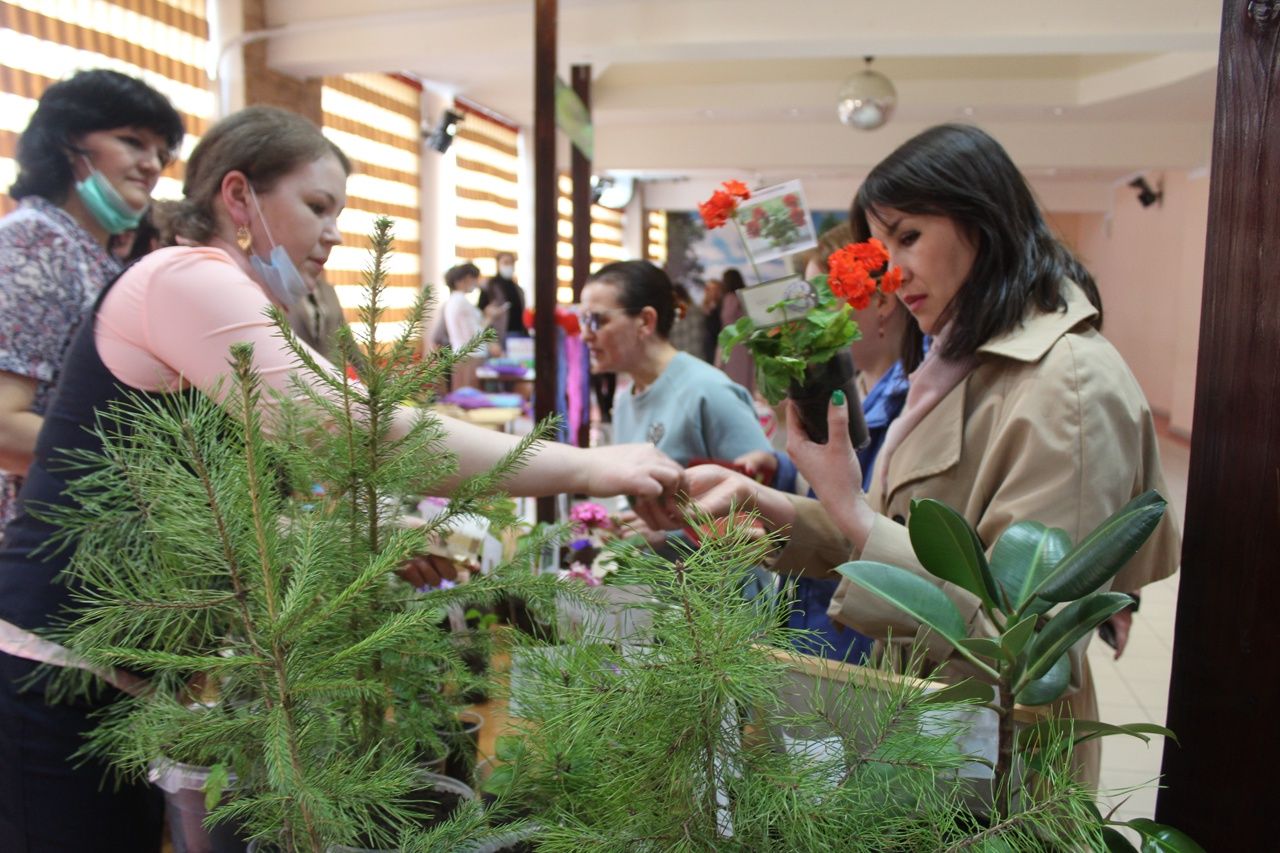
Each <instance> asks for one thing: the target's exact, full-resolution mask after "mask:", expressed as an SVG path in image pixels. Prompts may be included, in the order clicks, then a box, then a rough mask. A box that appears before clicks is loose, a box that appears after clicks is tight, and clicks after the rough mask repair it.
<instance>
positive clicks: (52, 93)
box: [9, 68, 185, 204]
mask: <svg viewBox="0 0 1280 853" xmlns="http://www.w3.org/2000/svg"><path fill="white" fill-rule="evenodd" d="M117 127H140V128H144V129H146V130H150V131H151V132H153V133H155V134H156V135H157V136H159V137H160V138H162V139H163V140H164V141H165V143H166V144H167V145H168V146H169V150H170V152H172V151H175V150H177V148H178V145H179V144H180V143H181V142H182V137H183V134H184V133H185V131H184V130H183V127H182V117H181V116H179V115H178V111H177V110H175V109H174V108H173V105H172V104H170V103H169V101H168V99H167V98H165V96H164V95H162V94H160V93H159V92H157V91H156V90H155V89H153V88H151V87H150V86H148V85H147V84H146V83H144V82H142V81H141V80H139V79H137V78H136V77H130V76H129V75H127V74H121V73H120V72H118V71H109V70H107V69H105V68H96V69H93V70H90V71H79V72H77V73H76V74H75V75H74V76H72V77H69V78H68V79H66V80H60V81H59V82H57V83H54V84H53V85H51V86H50V87H49V88H47V89H45V90H44V94H43V95H41V96H40V101H39V103H38V104H37V105H36V110H35V112H34V113H32V114H31V120H30V121H29V122H28V123H27V127H26V129H25V130H23V131H22V135H21V136H20V137H18V156H17V160H18V178H17V180H15V181H14V182H13V186H11V187H10V188H9V195H10V196H12V197H13V199H14V200H15V201H16V200H18V199H22V198H26V197H27V196H32V195H35V196H40V197H41V198H45V199H48V200H49V201H51V202H53V203H54V204H61V203H62V202H63V201H65V200H66V198H67V194H68V193H69V192H70V191H71V186H72V184H73V183H74V182H75V175H74V174H73V173H72V171H71V157H70V156H69V155H70V152H71V151H73V150H75V148H76V141H77V140H78V139H79V138H80V137H82V136H84V135H85V134H86V133H92V132H94V131H95V130H111V129H113V128H117Z"/></svg>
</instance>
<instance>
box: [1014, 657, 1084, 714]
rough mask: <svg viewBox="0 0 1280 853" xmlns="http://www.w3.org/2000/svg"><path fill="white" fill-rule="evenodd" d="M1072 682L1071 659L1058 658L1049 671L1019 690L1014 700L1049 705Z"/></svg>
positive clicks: (1021, 702)
mask: <svg viewBox="0 0 1280 853" xmlns="http://www.w3.org/2000/svg"><path fill="white" fill-rule="evenodd" d="M1070 682H1071V659H1070V658H1068V657H1067V656H1066V655H1063V656H1062V657H1060V658H1058V660H1057V662H1056V663H1055V664H1054V665H1053V666H1052V667H1050V668H1049V671H1048V672H1046V673H1045V674H1044V675H1042V676H1041V677H1040V678H1037V679H1036V680H1035V681H1033V682H1031V683H1030V684H1028V685H1027V686H1026V687H1024V688H1022V689H1021V690H1019V691H1018V694H1017V695H1016V696H1015V697H1014V700H1015V701H1016V702H1018V703H1019V704H1022V705H1047V704H1049V703H1050V702H1052V701H1053V700H1054V699H1057V698H1058V697H1059V696H1061V695H1062V694H1063V691H1065V690H1066V689H1067V685H1068V684H1069V683H1070Z"/></svg>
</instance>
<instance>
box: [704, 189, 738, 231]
mask: <svg viewBox="0 0 1280 853" xmlns="http://www.w3.org/2000/svg"><path fill="white" fill-rule="evenodd" d="M737 209H738V202H737V201H735V200H734V198H733V196H731V195H729V194H728V193H727V192H725V191H724V190H716V191H715V192H714V193H712V194H711V198H709V199H707V200H706V201H704V202H703V203H702V204H700V205H698V213H700V214H702V221H703V222H704V223H705V224H706V226H707V227H708V228H719V227H720V226H721V225H724V224H725V223H726V222H728V221H729V219H730V218H731V217H732V216H733V214H734V213H735V212H736V211H737Z"/></svg>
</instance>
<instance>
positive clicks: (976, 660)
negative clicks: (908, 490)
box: [837, 491, 1198, 850]
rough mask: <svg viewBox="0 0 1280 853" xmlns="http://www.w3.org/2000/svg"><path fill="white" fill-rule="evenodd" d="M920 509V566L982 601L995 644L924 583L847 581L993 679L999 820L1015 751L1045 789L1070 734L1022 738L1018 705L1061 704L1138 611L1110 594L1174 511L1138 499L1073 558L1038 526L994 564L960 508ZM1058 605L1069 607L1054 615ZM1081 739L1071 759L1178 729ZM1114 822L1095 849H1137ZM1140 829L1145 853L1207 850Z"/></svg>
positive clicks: (1136, 727)
mask: <svg viewBox="0 0 1280 853" xmlns="http://www.w3.org/2000/svg"><path fill="white" fill-rule="evenodd" d="M911 509H912V511H911V519H910V521H909V522H908V525H907V526H908V530H909V532H910V536H911V544H912V547H913V549H914V550H915V553H916V557H917V558H918V559H919V560H920V564H921V565H922V566H923V567H924V569H925V570H926V571H927V572H929V573H930V574H932V575H933V576H934V577H936V578H938V579H940V580H942V581H946V582H949V583H951V584H954V585H955V586H957V587H959V588H961V589H963V590H966V591H967V592H969V593H971V594H972V595H974V596H975V597H976V598H977V600H978V602H979V606H980V607H981V610H982V611H983V613H984V614H985V615H986V616H987V619H988V622H989V623H990V624H991V625H992V626H994V628H995V632H994V635H993V636H989V637H972V636H969V632H968V630H967V626H966V625H965V622H964V618H963V616H962V615H961V613H960V611H959V609H958V608H957V607H956V605H955V604H954V603H953V602H952V600H951V599H950V598H949V597H948V596H947V595H946V594H945V593H944V592H943V591H942V589H941V588H940V587H939V586H938V585H935V584H934V583H932V582H930V581H929V580H927V579H926V578H924V577H922V576H920V575H919V574H916V573H913V572H910V571H907V570H906V569H901V568H897V567H894V566H886V565H884V564H881V563H874V562H867V561H858V562H853V563H846V564H845V565H843V566H840V567H839V568H838V569H837V571H839V572H840V573H841V574H842V575H844V576H845V577H846V578H848V579H849V580H850V581H851V582H853V583H854V584H856V585H857V586H859V587H861V588H862V589H865V590H867V591H868V592H870V593H872V594H873V595H876V596H878V597H880V598H882V599H884V600H885V601H887V602H889V603H890V604H892V605H894V606H895V607H897V608H899V609H901V610H902V611H904V612H905V613H908V614H910V615H911V617H912V618H913V619H915V620H916V621H917V622H919V623H920V624H922V625H924V626H927V627H928V628H929V629H931V630H932V631H933V632H935V633H936V634H938V635H939V636H941V637H942V638H944V639H945V640H946V641H947V642H948V643H950V644H951V645H952V647H953V648H955V650H956V652H957V653H958V654H959V655H961V656H962V657H964V658H965V659H966V660H967V661H968V662H969V663H970V664H972V665H973V667H975V668H976V669H977V670H978V671H979V672H980V673H982V674H983V675H984V676H986V677H987V678H988V679H990V681H991V683H992V684H993V685H994V687H995V688H996V691H995V692H996V695H995V697H994V699H989V700H987V702H986V704H987V705H988V706H989V707H991V708H993V709H994V710H996V711H997V713H998V714H999V716H1000V728H999V732H1000V734H999V759H998V762H997V765H996V768H995V771H996V778H995V791H996V808H997V812H1003V813H1005V814H1011V813H1012V811H1013V803H1014V800H1015V796H1016V795H1017V794H1018V792H1017V791H1015V788H1014V785H1013V771H1014V763H1013V756H1014V754H1015V752H1016V751H1017V750H1018V749H1021V750H1022V755H1023V759H1024V762H1025V763H1026V765H1027V766H1028V767H1032V768H1034V769H1035V770H1036V772H1037V773H1038V774H1039V776H1040V777H1041V782H1043V777H1044V776H1045V774H1046V767H1047V765H1046V761H1045V758H1044V755H1045V752H1046V750H1044V749H1043V747H1042V746H1041V745H1042V744H1043V743H1044V742H1046V741H1047V740H1049V739H1051V738H1052V736H1053V734H1054V733H1056V732H1058V731H1059V729H1060V728H1061V727H1062V726H1063V723H1062V722H1061V721H1058V720H1052V719H1051V720H1048V721H1046V722H1044V723H1041V724H1038V725H1036V726H1033V727H1031V728H1030V729H1027V730H1026V731H1024V732H1023V733H1022V734H1021V736H1020V737H1017V738H1016V739H1015V733H1014V726H1013V710H1014V703H1015V702H1017V703H1019V704H1023V705H1043V704H1047V703H1050V702H1053V701H1055V700H1057V699H1059V698H1060V697H1061V696H1062V694H1063V693H1064V692H1065V691H1066V689H1067V686H1068V684H1069V681H1070V677H1071V659H1070V656H1069V652H1070V651H1071V649H1072V648H1074V647H1076V646H1077V645H1078V644H1079V643H1081V642H1082V641H1083V640H1085V639H1086V638H1087V637H1088V636H1089V635H1090V634H1091V633H1092V632H1093V631H1094V630H1095V629H1096V628H1097V627H1098V626H1099V625H1101V624H1102V623H1103V622H1105V621H1106V620H1107V619H1109V618H1110V617H1111V616H1113V615H1114V614H1116V613H1118V612H1120V611H1121V610H1123V609H1124V608H1125V607H1126V606H1127V605H1128V604H1129V597H1128V596H1126V595H1123V594H1120V593H1111V592H1106V591H1104V590H1105V588H1106V586H1107V585H1108V584H1109V583H1110V582H1111V579H1112V578H1113V577H1115V575H1116V573H1117V572H1119V571H1120V569H1121V568H1122V567H1123V566H1124V564H1125V563H1126V562H1127V561H1128V560H1129V559H1130V558H1131V557H1133V555H1134V554H1136V553H1137V552H1138V549H1139V548H1141V547H1142V544H1143V543H1144V542H1146V540H1147V538H1148V537H1149V536H1150V535H1151V533H1152V532H1153V531H1154V530H1155V528H1156V525H1157V524H1159V523H1160V519H1161V518H1162V517H1163V516H1164V512H1165V501H1164V499H1163V498H1161V497H1160V495H1158V494H1157V493H1155V492H1154V491H1151V492H1146V493H1144V494H1142V495H1139V496H1138V497H1136V498H1134V499H1133V500H1131V501H1130V502H1129V503H1127V504H1126V505H1125V506H1123V507H1121V508H1120V509H1119V510H1117V511H1116V512H1115V513H1114V514H1113V515H1112V516H1111V517H1110V518H1108V519H1106V520H1105V521H1103V522H1102V524H1100V525H1099V526H1098V527H1097V529H1095V530H1094V531H1093V532H1091V533H1089V534H1088V535H1087V536H1085V537H1084V539H1083V540H1081V542H1080V543H1079V544H1078V545H1076V546H1075V547H1074V548H1073V547H1072V546H1071V540H1070V538H1069V537H1068V536H1067V534H1066V532H1065V531H1062V530H1058V529H1057V528H1048V527H1046V526H1045V525H1043V524H1040V523H1039V522H1035V521H1023V522H1018V523H1015V524H1012V525H1010V526H1009V527H1008V528H1007V529H1006V530H1005V532H1004V533H1003V534H1002V535H1001V537H1000V539H999V540H998V541H997V542H996V543H995V547H994V548H993V549H992V553H991V559H990V561H988V559H987V557H986V554H985V553H984V549H983V545H982V541H981V540H980V539H979V538H978V534H977V531H975V530H974V529H973V528H972V526H971V525H969V523H968V522H967V521H966V520H965V519H964V517H963V516H961V515H960V514H959V513H958V512H956V511H955V510H953V509H951V508H950V507H947V506H945V505H944V504H941V503H939V502H937V501H932V500H922V501H915V502H914V503H913V504H912V508H911ZM1055 604H1060V605H1063V606H1061V607H1060V608H1059V609H1058V610H1057V611H1056V612H1053V613H1052V615H1051V616H1050V615H1047V614H1049V612H1050V611H1051V609H1052V608H1053V606H1054V605H1055ZM966 683H967V682H966ZM962 686H963V685H962ZM967 690H968V688H966V692H967ZM962 695H963V694H962ZM1073 731H1074V733H1077V734H1079V737H1075V736H1074V734H1072V730H1068V732H1067V735H1066V738H1065V740H1064V741H1063V743H1064V744H1065V747H1063V748H1062V751H1063V752H1069V749H1070V747H1072V746H1074V745H1075V744H1079V743H1082V742H1084V741H1087V740H1092V739H1094V738H1097V737H1102V736H1105V735H1129V736H1133V737H1138V738H1141V739H1143V740H1146V739H1147V735H1149V734H1162V735H1168V736H1172V733H1171V732H1168V730H1167V729H1164V728H1163V727H1161V726H1153V725H1151V724H1147V723H1137V724H1133V725H1127V726H1116V725H1109V724H1104V723H1096V722H1089V721H1078V722H1076V723H1075V724H1074V730H1073ZM1015 740H1016V742H1015ZM1055 749H1056V748H1055ZM1049 751H1053V750H1049ZM1037 784H1040V783H1037ZM1104 823H1109V822H1104V821H1103V820H1102V818H1101V816H1100V815H1097V814H1096V812H1095V813H1094V816H1093V819H1092V820H1091V821H1089V822H1088V825H1089V826H1092V827H1094V828H1095V830H1097V831H1099V843H1098V844H1097V845H1094V846H1095V847H1099V846H1100V845H1104V844H1105V845H1106V847H1107V849H1132V848H1131V847H1128V846H1127V845H1128V842H1127V841H1125V840H1124V838H1123V836H1121V835H1120V834H1119V833H1117V832H1116V831H1115V830H1114V829H1111V828H1110V827H1109V826H1103V824H1104ZM1135 823H1136V822H1130V824H1129V826H1131V827H1132V828H1133V829H1135V830H1137V831H1138V832H1139V833H1141V834H1142V836H1143V839H1144V847H1143V849H1144V850H1147V849H1151V850H1163V849H1166V848H1164V847H1160V846H1159V845H1160V844H1166V843H1167V844H1170V845H1175V846H1170V847H1168V848H1167V849H1170V850H1174V849H1178V850H1181V849H1198V848H1194V847H1177V846H1176V845H1177V844H1181V843H1183V839H1185V841H1186V842H1190V839H1187V838H1186V836H1184V835H1183V834H1182V833H1179V832H1178V831H1177V830H1173V829H1171V828H1169V827H1164V826H1161V825H1158V824H1151V826H1145V825H1143V826H1138V825H1135ZM1082 825H1083V824H1082ZM1167 839H1173V840H1171V841H1170V840H1167ZM1190 843H1191V844H1194V842H1190ZM1148 844H1149V845H1151V846H1150V847H1148ZM1122 845H1123V846H1122ZM1012 849H1022V848H1018V847H1016V846H1015V847H1014V848H1012Z"/></svg>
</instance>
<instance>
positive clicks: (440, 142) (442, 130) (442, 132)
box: [424, 110, 462, 154]
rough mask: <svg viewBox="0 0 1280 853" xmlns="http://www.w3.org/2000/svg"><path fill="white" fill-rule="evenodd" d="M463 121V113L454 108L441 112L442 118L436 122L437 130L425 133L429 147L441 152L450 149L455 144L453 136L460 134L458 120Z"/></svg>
mask: <svg viewBox="0 0 1280 853" xmlns="http://www.w3.org/2000/svg"><path fill="white" fill-rule="evenodd" d="M460 121H462V115H461V114H460V113H456V112H454V111H453V110H445V111H444V112H442V113H441V114H440V120H439V121H438V122H436V128H435V130H433V131H431V132H430V133H425V128H424V136H426V139H427V147H428V148H430V149H432V150H434V151H439V152H440V153H441V154H443V153H444V152H446V151H448V150H449V146H450V145H452V144H453V137H455V136H457V135H458V122H460Z"/></svg>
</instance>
